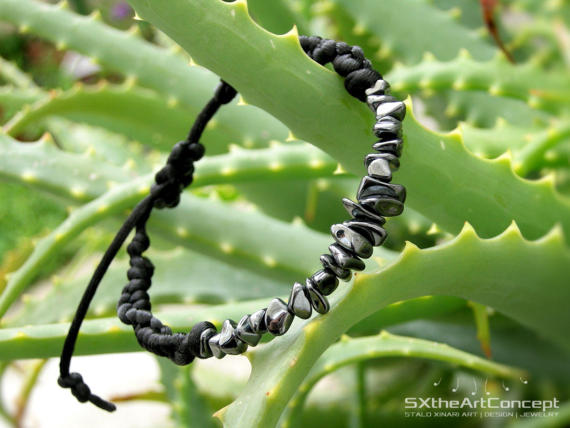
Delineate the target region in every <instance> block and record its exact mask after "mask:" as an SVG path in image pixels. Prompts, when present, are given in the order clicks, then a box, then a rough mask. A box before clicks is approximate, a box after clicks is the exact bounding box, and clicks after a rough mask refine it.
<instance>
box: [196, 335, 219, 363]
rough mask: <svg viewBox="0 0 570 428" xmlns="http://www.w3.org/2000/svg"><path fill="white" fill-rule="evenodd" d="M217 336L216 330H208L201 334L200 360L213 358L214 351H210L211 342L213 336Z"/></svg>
mask: <svg viewBox="0 0 570 428" xmlns="http://www.w3.org/2000/svg"><path fill="white" fill-rule="evenodd" d="M215 335H216V329H215V328H208V329H206V330H204V331H203V332H202V334H200V355H198V358H210V357H211V356H212V350H211V349H210V345H209V341H210V339H211V338H212V336H215Z"/></svg>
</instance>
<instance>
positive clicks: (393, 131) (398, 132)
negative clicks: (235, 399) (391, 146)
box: [374, 116, 402, 138]
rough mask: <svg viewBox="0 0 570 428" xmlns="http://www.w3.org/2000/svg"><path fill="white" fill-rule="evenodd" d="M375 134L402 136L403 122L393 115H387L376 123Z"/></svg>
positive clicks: (383, 136)
mask: <svg viewBox="0 0 570 428" xmlns="http://www.w3.org/2000/svg"><path fill="white" fill-rule="evenodd" d="M374 135H376V136H377V137H378V138H387V137H391V138H394V137H396V138H400V137H401V136H402V122H400V121H399V120H398V119H394V118H393V117H392V116H385V117H383V118H381V119H379V120H378V121H377V122H376V124H375V125H374Z"/></svg>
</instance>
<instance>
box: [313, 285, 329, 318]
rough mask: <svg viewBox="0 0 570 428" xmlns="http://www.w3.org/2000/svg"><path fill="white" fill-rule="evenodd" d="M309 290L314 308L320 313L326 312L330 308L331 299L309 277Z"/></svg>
mask: <svg viewBox="0 0 570 428" xmlns="http://www.w3.org/2000/svg"><path fill="white" fill-rule="evenodd" d="M307 290H308V291H309V297H310V299H311V305H312V306H313V309H314V310H315V311H317V312H318V313H319V314H326V313H327V312H328V311H329V310H330V308H331V307H330V305H329V301H328V300H327V298H326V297H325V296H323V295H322V294H321V293H319V291H318V290H317V289H316V288H315V287H314V286H313V284H312V282H311V280H310V279H308V278H307Z"/></svg>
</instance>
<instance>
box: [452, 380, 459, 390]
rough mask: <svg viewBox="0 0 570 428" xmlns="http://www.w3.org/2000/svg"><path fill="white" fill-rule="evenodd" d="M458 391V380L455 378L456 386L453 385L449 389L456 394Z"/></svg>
mask: <svg viewBox="0 0 570 428" xmlns="http://www.w3.org/2000/svg"><path fill="white" fill-rule="evenodd" d="M458 389H459V378H457V385H455V386H454V387H453V388H451V391H452V392H457V390H458Z"/></svg>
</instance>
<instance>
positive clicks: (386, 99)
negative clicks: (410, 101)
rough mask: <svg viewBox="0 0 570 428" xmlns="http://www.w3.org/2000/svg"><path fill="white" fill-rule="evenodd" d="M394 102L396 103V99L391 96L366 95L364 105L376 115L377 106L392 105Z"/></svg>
mask: <svg viewBox="0 0 570 428" xmlns="http://www.w3.org/2000/svg"><path fill="white" fill-rule="evenodd" d="M395 101H398V100H397V98H394V97H393V96H391V95H368V96H367V97H366V104H368V107H369V108H370V110H372V111H373V112H374V113H376V110H377V109H378V106H379V105H382V104H384V103H392V102H395Z"/></svg>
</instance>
